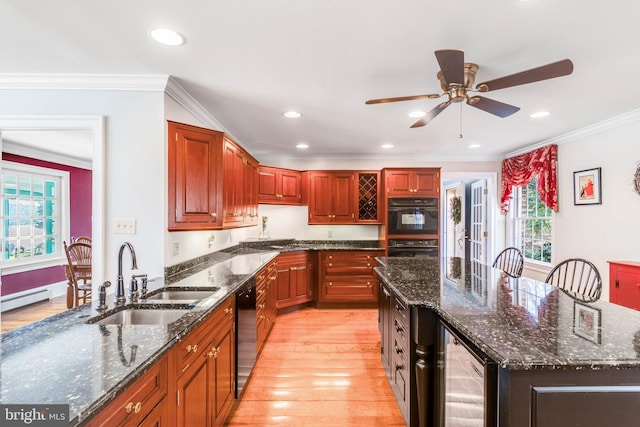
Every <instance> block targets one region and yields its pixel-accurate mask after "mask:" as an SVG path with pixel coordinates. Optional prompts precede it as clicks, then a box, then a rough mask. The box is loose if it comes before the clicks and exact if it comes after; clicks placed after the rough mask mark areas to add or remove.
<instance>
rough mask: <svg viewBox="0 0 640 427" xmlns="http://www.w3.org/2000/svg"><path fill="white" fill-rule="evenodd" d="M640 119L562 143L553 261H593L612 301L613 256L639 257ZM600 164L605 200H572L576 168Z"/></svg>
mask: <svg viewBox="0 0 640 427" xmlns="http://www.w3.org/2000/svg"><path fill="white" fill-rule="evenodd" d="M639 134H640V121H635V122H632V123H628V124H624V125H622V126H620V127H617V128H614V129H609V130H605V131H602V132H599V133H594V134H590V135H587V136H581V137H576V138H573V139H572V140H570V141H567V142H564V143H560V144H559V145H558V195H559V202H560V206H559V212H558V213H557V214H556V215H555V219H554V241H553V255H552V256H553V263H557V262H560V261H562V260H563V259H566V258H573V257H582V258H586V259H588V260H590V261H591V262H593V263H594V264H595V265H596V267H597V268H598V270H600V274H601V275H602V278H603V298H605V299H607V300H608V299H609V265H608V263H607V261H609V260H629V261H639V260H640V246H639V245H638V242H640V225H639V223H638V218H640V195H638V194H636V193H635V192H634V191H633V175H634V173H635V171H636V168H637V166H638V164H637V162H638V161H640V143H638V135H639ZM596 167H600V168H602V204H601V205H580V206H574V204H573V172H575V171H580V170H584V169H591V168H596Z"/></svg>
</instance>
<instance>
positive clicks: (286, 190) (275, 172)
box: [258, 166, 302, 205]
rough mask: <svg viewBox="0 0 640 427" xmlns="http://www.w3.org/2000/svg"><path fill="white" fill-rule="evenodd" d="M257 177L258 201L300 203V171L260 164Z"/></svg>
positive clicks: (275, 203)
mask: <svg viewBox="0 0 640 427" xmlns="http://www.w3.org/2000/svg"><path fill="white" fill-rule="evenodd" d="M258 177H259V178H258V203H264V204H272V205H300V204H301V203H302V188H301V173H300V172H298V171H294V170H290V169H282V168H274V167H268V166H260V167H259V168H258Z"/></svg>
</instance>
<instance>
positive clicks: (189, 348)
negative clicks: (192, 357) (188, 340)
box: [187, 344, 198, 353]
mask: <svg viewBox="0 0 640 427" xmlns="http://www.w3.org/2000/svg"><path fill="white" fill-rule="evenodd" d="M196 351H198V344H194V345H191V344H189V345H188V346H187V353H191V352H193V353H195V352H196Z"/></svg>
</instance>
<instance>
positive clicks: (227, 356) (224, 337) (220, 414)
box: [194, 319, 235, 426]
mask: <svg viewBox="0 0 640 427" xmlns="http://www.w3.org/2000/svg"><path fill="white" fill-rule="evenodd" d="M234 342H235V336H234V333H233V321H232V320H231V319H229V322H227V323H226V324H225V325H224V326H223V327H222V328H221V330H220V331H219V332H218V333H217V334H216V339H215V341H214V348H215V351H214V354H213V357H211V358H209V362H208V363H209V367H210V368H209V369H210V374H209V375H210V377H211V378H212V379H213V382H212V384H211V386H212V388H213V393H212V394H213V395H214V396H215V397H214V396H212V397H213V400H212V413H211V417H212V421H213V425H214V426H221V425H223V423H224V420H225V418H226V417H227V414H228V413H229V410H230V409H231V406H232V405H233V401H234V397H235V383H234V381H235V356H234V355H235V346H234ZM194 425H196V424H194Z"/></svg>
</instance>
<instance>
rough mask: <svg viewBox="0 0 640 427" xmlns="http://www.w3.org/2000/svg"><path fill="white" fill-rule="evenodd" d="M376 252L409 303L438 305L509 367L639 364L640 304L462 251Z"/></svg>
mask: <svg viewBox="0 0 640 427" xmlns="http://www.w3.org/2000/svg"><path fill="white" fill-rule="evenodd" d="M377 260H378V262H379V263H380V267H377V268H376V272H377V273H378V275H379V276H380V278H381V279H382V280H383V281H384V282H385V283H386V284H388V285H389V286H390V287H391V288H392V289H393V290H394V291H395V292H396V294H397V295H398V296H399V297H400V298H401V299H402V300H403V301H404V302H405V303H406V304H408V305H411V306H424V307H428V308H431V309H433V310H435V312H436V313H437V314H438V315H439V316H440V317H441V318H442V319H444V320H445V321H446V322H447V323H449V324H450V325H451V326H453V327H454V328H455V329H457V330H458V331H459V332H460V333H461V334H462V335H464V336H465V337H466V338H467V339H468V340H469V341H470V342H471V343H473V344H474V345H475V346H476V347H478V348H479V349H480V350H482V351H483V352H484V353H486V354H487V355H488V356H489V357H491V358H492V359H493V360H495V361H496V362H497V363H498V364H499V365H500V366H502V367H504V368H506V369H512V370H517V369H545V370H549V369H640V311H636V310H632V309H629V308H626V307H622V306H619V305H617V304H612V303H609V302H607V301H603V300H600V301H596V302H593V303H583V302H578V301H576V300H574V299H573V298H571V297H570V296H569V295H567V294H565V293H564V292H562V291H560V290H559V289H558V288H556V287H554V286H551V285H548V284H546V283H542V282H538V281H536V280H533V279H529V278H524V277H523V278H519V279H514V278H510V277H508V276H506V275H504V274H502V272H501V271H500V270H498V269H494V268H492V267H489V266H487V265H482V264H477V263H470V262H468V261H465V260H462V259H460V258H443V259H437V258H432V259H419V258H401V257H399V258H388V257H379V258H377ZM591 325H593V327H591Z"/></svg>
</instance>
